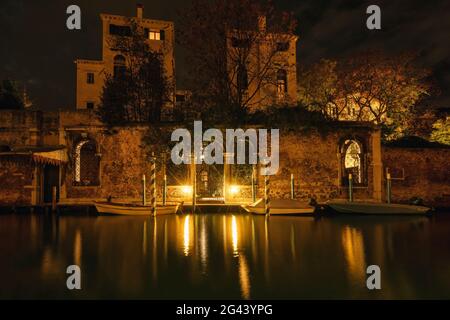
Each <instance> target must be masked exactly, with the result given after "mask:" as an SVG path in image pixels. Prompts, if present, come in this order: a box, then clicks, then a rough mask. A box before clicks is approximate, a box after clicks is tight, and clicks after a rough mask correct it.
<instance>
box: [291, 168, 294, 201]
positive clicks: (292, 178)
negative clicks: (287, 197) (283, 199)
mask: <svg viewBox="0 0 450 320" xmlns="http://www.w3.org/2000/svg"><path fill="white" fill-rule="evenodd" d="M291 199H295V191H294V174H293V173H291Z"/></svg>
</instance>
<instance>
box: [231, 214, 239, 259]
mask: <svg viewBox="0 0 450 320" xmlns="http://www.w3.org/2000/svg"><path fill="white" fill-rule="evenodd" d="M231 241H232V243H233V253H234V254H235V255H236V256H237V255H238V228H237V223H236V217H235V216H232V217H231Z"/></svg>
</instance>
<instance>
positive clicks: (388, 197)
mask: <svg viewBox="0 0 450 320" xmlns="http://www.w3.org/2000/svg"><path fill="white" fill-rule="evenodd" d="M391 183H392V181H391V174H390V173H387V174H386V201H387V203H391V196H392V194H391V192H392V188H391V187H392V186H391Z"/></svg>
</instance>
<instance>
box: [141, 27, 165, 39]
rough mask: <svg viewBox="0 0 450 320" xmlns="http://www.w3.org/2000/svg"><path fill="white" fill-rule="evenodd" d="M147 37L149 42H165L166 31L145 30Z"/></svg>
mask: <svg viewBox="0 0 450 320" xmlns="http://www.w3.org/2000/svg"><path fill="white" fill-rule="evenodd" d="M145 36H146V38H148V39H149V40H164V38H165V32H164V30H154V29H150V30H149V29H145Z"/></svg>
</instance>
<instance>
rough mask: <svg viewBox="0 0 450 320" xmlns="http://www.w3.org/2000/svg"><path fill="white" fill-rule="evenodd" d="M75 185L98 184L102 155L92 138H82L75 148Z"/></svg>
mask: <svg viewBox="0 0 450 320" xmlns="http://www.w3.org/2000/svg"><path fill="white" fill-rule="evenodd" d="M74 162H75V163H74V185H78V186H98V185H99V184H100V181H99V169H100V157H99V156H98V155H97V148H96V144H95V142H94V141H92V140H82V141H80V142H78V143H77V144H76V145H75V150H74Z"/></svg>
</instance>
